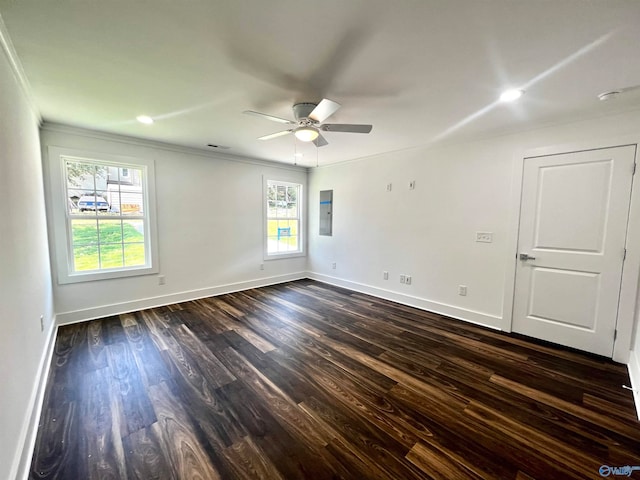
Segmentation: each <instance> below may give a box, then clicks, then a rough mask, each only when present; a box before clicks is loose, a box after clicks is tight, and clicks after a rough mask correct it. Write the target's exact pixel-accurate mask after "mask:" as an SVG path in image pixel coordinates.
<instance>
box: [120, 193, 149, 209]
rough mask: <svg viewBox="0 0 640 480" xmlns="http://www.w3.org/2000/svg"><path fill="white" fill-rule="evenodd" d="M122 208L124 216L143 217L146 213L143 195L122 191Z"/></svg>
mask: <svg viewBox="0 0 640 480" xmlns="http://www.w3.org/2000/svg"><path fill="white" fill-rule="evenodd" d="M120 208H121V212H122V215H142V214H143V213H144V204H143V197H142V193H141V192H135V191H130V190H129V191H126V190H124V189H121V190H120Z"/></svg>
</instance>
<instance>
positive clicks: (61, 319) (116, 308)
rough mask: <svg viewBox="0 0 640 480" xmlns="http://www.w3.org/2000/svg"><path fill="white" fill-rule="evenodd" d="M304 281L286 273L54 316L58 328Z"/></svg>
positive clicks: (299, 277) (297, 275) (294, 274)
mask: <svg viewBox="0 0 640 480" xmlns="http://www.w3.org/2000/svg"><path fill="white" fill-rule="evenodd" d="M303 278H307V272H296V273H289V274H286V275H278V276H275V277H267V278H259V279H256V280H249V281H246V282H237V283H229V284H226V285H219V286H217V287H208V288H200V289H197V290H188V291H185V292H178V293H171V294H168V295H160V296H157V297H150V298H143V299H140V300H132V301H130V302H122V303H114V304H111V305H102V306H99V307H93V308H87V309H84V310H74V311H71V312H63V313H58V314H57V315H56V317H57V320H58V325H66V324H69V323H77V322H84V321H87V320H93V319H96V318H103V317H109V316H111V315H120V314H121V313H129V312H135V311H138V310H144V309H146V308H154V307H161V306H163V305H171V304H173V303H180V302H188V301H190V300H197V299H198V298H205V297H213V296H216V295H223V294H225V293H232V292H239V291H241V290H248V289H250V288H258V287H266V286H268V285H275V284H277V283H284V282H290V281H293V280H300V279H303Z"/></svg>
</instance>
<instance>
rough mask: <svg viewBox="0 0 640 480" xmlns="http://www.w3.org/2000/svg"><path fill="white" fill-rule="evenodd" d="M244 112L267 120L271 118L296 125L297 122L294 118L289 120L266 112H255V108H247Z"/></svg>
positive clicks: (274, 120)
mask: <svg viewBox="0 0 640 480" xmlns="http://www.w3.org/2000/svg"><path fill="white" fill-rule="evenodd" d="M242 113H245V114H247V115H253V116H254V117H260V118H265V119H267V120H271V121H272V122H278V123H286V124H288V125H295V123H296V122H294V121H293V120H287V119H286V118H280V117H274V116H273V115H267V114H266V113H260V112H254V111H253V110H245V111H244V112H242Z"/></svg>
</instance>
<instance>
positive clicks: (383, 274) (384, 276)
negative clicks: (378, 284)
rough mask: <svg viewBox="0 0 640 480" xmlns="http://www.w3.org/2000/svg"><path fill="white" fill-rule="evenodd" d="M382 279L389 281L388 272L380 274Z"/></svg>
mask: <svg viewBox="0 0 640 480" xmlns="http://www.w3.org/2000/svg"><path fill="white" fill-rule="evenodd" d="M382 278H384V279H385V280H389V272H387V271H384V272H382Z"/></svg>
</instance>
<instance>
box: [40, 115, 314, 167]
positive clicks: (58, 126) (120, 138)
mask: <svg viewBox="0 0 640 480" xmlns="http://www.w3.org/2000/svg"><path fill="white" fill-rule="evenodd" d="M40 129H41V130H42V131H50V132H59V133H66V134H70V135H78V136H82V137H89V138H95V139H98V140H105V141H110V142H118V143H126V144H129V145H136V146H139V147H146V148H155V149H160V150H167V151H170V152H176V153H186V154H189V155H197V156H200V157H205V158H213V159H216V160H225V161H229V162H235V163H249V164H252V165H259V166H262V167H270V168H280V169H283V170H292V171H296V172H300V171H302V172H308V171H309V168H308V167H304V166H300V165H289V164H286V163H280V162H270V161H268V160H262V159H259V158H252V157H244V156H240V155H232V154H229V153H222V152H212V151H209V150H201V149H199V148H194V147H187V146H183V145H175V144H173V143H164V142H159V141H157V140H148V139H144V138H138V137H130V136H127V135H120V134H117V133H109V132H102V131H99V130H90V129H86V128H82V127H76V126H73V125H66V124H63V123H54V122H47V121H45V122H44V123H42V124H41V126H40Z"/></svg>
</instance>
